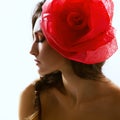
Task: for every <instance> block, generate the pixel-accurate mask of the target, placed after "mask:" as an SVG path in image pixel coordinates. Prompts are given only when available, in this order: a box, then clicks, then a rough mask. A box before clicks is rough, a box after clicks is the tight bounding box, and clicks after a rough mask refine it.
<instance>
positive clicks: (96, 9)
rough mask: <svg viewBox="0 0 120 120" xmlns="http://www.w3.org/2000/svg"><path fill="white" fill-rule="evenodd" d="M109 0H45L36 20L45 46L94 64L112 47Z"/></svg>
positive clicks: (111, 5) (103, 58)
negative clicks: (44, 39)
mask: <svg viewBox="0 0 120 120" xmlns="http://www.w3.org/2000/svg"><path fill="white" fill-rule="evenodd" d="M113 7H114V6H113V2H112V0H47V1H46V2H45V3H44V4H43V7H42V13H41V17H40V21H39V25H40V26H41V29H42V32H43V34H44V35H45V37H46V39H47V41H48V43H49V45H50V46H51V47H52V48H53V49H55V50H56V51H57V52H58V53H60V54H61V55H63V56H64V57H65V58H68V59H70V60H74V61H77V62H82V63H85V64H95V63H99V62H103V61H105V60H106V59H108V58H109V57H110V56H111V55H112V54H113V53H114V52H115V51H116V50H117V44H116V38H115V35H114V28H113V27H112V17H113Z"/></svg>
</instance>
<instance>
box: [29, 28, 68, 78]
mask: <svg viewBox="0 0 120 120" xmlns="http://www.w3.org/2000/svg"><path fill="white" fill-rule="evenodd" d="M33 39H34V41H33V45H32V48H31V51H30V53H31V54H32V55H34V56H35V61H36V65H37V66H38V68H39V69H38V72H39V74H40V75H41V76H44V75H46V74H49V73H51V72H54V71H57V70H60V69H61V67H63V66H64V65H65V62H66V59H65V58H64V57H62V56H61V55H60V54H59V53H57V52H56V51H55V50H54V49H52V48H51V47H50V46H49V44H48V42H47V40H46V38H45V36H44V35H43V33H42V31H41V30H39V31H37V32H33Z"/></svg>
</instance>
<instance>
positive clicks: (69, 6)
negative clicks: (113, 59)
mask: <svg viewBox="0 0 120 120" xmlns="http://www.w3.org/2000/svg"><path fill="white" fill-rule="evenodd" d="M112 16H113V3H112V1H111V0H106V1H99V0H86V1H85V0H64V1H63V0H59V1H57V0H47V1H44V2H40V3H39V4H38V5H37V7H36V9H35V12H34V14H33V17H32V29H33V39H34V42H33V45H32V48H31V51H30V53H31V54H32V55H34V56H35V61H36V65H37V66H38V72H39V74H40V76H41V77H40V79H39V80H36V81H35V82H34V83H32V84H31V85H29V86H28V87H27V88H26V89H25V90H24V91H23V93H22V95H21V100H20V109H19V118H20V120H24V119H26V120H119V119H120V114H119V111H120V102H119V101H120V89H119V87H117V86H116V85H114V84H113V83H112V82H111V81H110V80H109V79H108V78H107V77H106V76H104V74H103V73H102V66H103V64H104V62H105V60H107V59H108V58H109V57H110V56H112V54H113V53H114V52H115V51H116V50H117V45H116V39H115V36H114V28H113V27H112V25H111V23H112Z"/></svg>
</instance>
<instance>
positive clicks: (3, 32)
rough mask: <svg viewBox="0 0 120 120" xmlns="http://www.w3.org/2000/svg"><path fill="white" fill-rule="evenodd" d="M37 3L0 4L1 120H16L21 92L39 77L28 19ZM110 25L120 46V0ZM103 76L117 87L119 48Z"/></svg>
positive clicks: (6, 0)
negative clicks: (31, 49)
mask: <svg viewBox="0 0 120 120" xmlns="http://www.w3.org/2000/svg"><path fill="white" fill-rule="evenodd" d="M38 1H40V0H4V1H0V120H18V104H19V98H20V93H21V91H22V90H23V89H24V88H25V87H26V86H27V85H28V84H29V83H31V82H32V81H33V80H35V79H36V78H38V77H39V75H38V73H37V67H36V66H35V63H34V58H33V57H32V56H31V55H30V54H29V51H30V48H31V45H32V35H31V16H32V12H33V10H34V7H35V5H36V4H37V2H38ZM114 4H115V12H114V19H113V25H114V27H115V28H116V36H117V42H118V46H120V12H119V11H120V8H119V5H120V0H114ZM103 72H104V74H106V76H107V77H108V78H110V79H111V80H112V81H113V82H114V83H115V84H117V85H118V86H120V47H119V49H118V51H117V52H116V53H115V54H114V55H113V56H112V57H111V58H110V59H109V60H107V61H106V64H105V66H104V68H103Z"/></svg>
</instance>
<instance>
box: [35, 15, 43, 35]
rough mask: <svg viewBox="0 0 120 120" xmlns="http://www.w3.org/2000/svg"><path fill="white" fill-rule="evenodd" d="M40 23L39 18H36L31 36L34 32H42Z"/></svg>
mask: <svg viewBox="0 0 120 120" xmlns="http://www.w3.org/2000/svg"><path fill="white" fill-rule="evenodd" d="M40 23H41V17H38V18H37V20H36V22H35V25H34V28H33V34H34V33H36V32H42V30H41V26H40Z"/></svg>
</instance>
